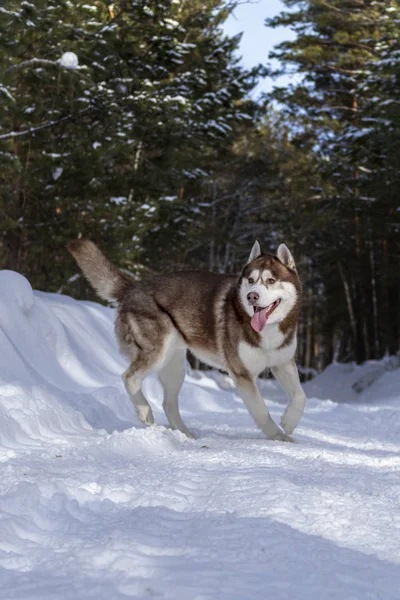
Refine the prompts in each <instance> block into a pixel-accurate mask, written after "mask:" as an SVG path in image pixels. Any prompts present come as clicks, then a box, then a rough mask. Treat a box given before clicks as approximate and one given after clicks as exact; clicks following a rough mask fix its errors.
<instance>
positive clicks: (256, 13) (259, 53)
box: [224, 0, 294, 95]
mask: <svg viewBox="0 0 400 600" xmlns="http://www.w3.org/2000/svg"><path fill="white" fill-rule="evenodd" d="M285 9H286V7H285V6H284V4H283V3H282V2H280V0H250V2H246V3H244V4H241V5H240V6H238V7H237V9H236V10H235V12H234V13H233V14H232V15H231V16H230V17H229V19H228V20H227V22H226V23H225V26H224V29H225V32H226V33H227V35H235V34H237V33H241V32H243V36H242V41H241V45H240V50H241V55H242V63H243V65H244V66H245V67H253V66H254V65H257V64H259V63H263V64H265V63H267V62H271V61H269V60H268V53H269V52H270V51H271V50H272V49H273V47H274V46H275V44H278V43H279V42H282V41H284V40H291V39H293V38H294V34H293V33H292V32H291V31H290V29H288V28H286V27H280V28H278V29H269V28H267V27H265V25H264V21H265V19H266V18H267V17H274V16H276V15H278V14H279V13H280V12H281V11H282V10H285ZM272 64H274V63H272ZM275 64H276V63H275ZM289 81H290V78H289V77H281V78H279V80H272V79H270V78H266V79H265V80H263V81H262V82H261V83H260V84H259V85H258V86H257V88H256V91H255V95H258V94H259V93H260V92H265V91H270V90H271V88H272V87H273V85H277V84H278V83H279V85H285V83H288V82H289Z"/></svg>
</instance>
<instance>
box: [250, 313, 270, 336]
mask: <svg viewBox="0 0 400 600" xmlns="http://www.w3.org/2000/svg"><path fill="white" fill-rule="evenodd" d="M268 314H269V313H268V308H263V309H262V310H259V311H258V312H256V313H254V315H253V316H252V317H251V321H250V323H251V326H252V328H253V329H255V331H258V333H260V331H262V330H263V329H264V327H265V324H266V322H267V319H268Z"/></svg>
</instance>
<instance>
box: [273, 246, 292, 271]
mask: <svg viewBox="0 0 400 600" xmlns="http://www.w3.org/2000/svg"><path fill="white" fill-rule="evenodd" d="M276 255H277V257H278V258H279V260H280V261H281V262H282V263H283V264H284V265H286V266H287V267H289V269H294V270H296V263H295V262H294V259H293V256H292V255H291V253H290V250H289V248H288V247H287V246H286V244H279V248H278V250H277V252H276Z"/></svg>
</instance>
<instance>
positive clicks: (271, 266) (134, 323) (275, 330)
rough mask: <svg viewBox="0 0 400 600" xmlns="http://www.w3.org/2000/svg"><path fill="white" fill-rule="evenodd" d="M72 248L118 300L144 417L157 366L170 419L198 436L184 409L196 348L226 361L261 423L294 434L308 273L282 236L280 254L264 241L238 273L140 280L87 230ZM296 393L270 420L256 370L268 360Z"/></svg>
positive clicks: (284, 436) (270, 430)
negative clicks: (146, 386) (302, 272)
mask: <svg viewBox="0 0 400 600" xmlns="http://www.w3.org/2000/svg"><path fill="white" fill-rule="evenodd" d="M68 250H69V251H70V252H71V254H72V255H73V256H74V258H75V259H76V261H77V263H78V265H79V266H80V267H81V269H82V271H83V273H84V274H85V276H86V277H87V279H88V280H89V282H90V283H91V284H92V286H93V287H94V289H95V290H96V291H97V293H98V294H99V296H100V297H101V298H103V299H105V300H111V301H116V302H117V303H118V311H117V317H116V323H115V331H116V334H117V338H118V342H119V345H120V349H121V352H122V353H123V354H124V355H125V356H126V357H127V358H128V360H129V361H130V366H129V367H128V369H127V370H126V371H125V373H123V375H122V379H123V381H124V384H125V388H126V391H127V392H128V394H129V397H130V399H131V400H132V402H133V405H134V407H135V409H136V413H137V415H138V417H139V419H140V420H141V421H142V423H145V424H147V425H150V424H152V423H154V418H153V413H152V410H151V407H150V405H149V403H148V401H147V400H146V398H145V396H144V394H143V392H142V389H141V384H142V381H143V379H144V377H146V376H147V375H149V374H150V373H157V374H158V377H159V379H160V382H161V384H162V387H163V390H164V401H163V407H164V410H165V414H166V416H167V418H168V421H169V424H170V425H171V427H172V429H178V430H180V431H182V432H183V433H185V434H186V435H188V436H190V437H193V436H192V434H191V432H190V431H189V430H188V429H187V427H186V425H185V424H184V423H183V421H182V418H181V416H180V413H179V406H178V394H179V390H180V388H181V386H182V383H183V380H184V376H185V354H186V349H187V348H189V349H190V350H191V351H192V352H193V354H195V355H196V356H197V357H198V358H200V359H201V360H202V361H204V362H206V363H207V364H209V365H210V366H213V367H217V368H219V369H223V370H225V371H227V372H228V373H229V374H230V375H231V377H232V379H233V380H234V382H235V384H236V387H237V390H238V392H239V394H240V396H241V398H242V399H243V402H244V403H245V405H246V406H247V409H248V411H249V413H250V414H251V416H252V417H253V419H254V421H255V422H256V424H257V425H258V427H259V428H260V429H261V430H262V431H263V432H264V433H265V435H266V436H267V437H268V438H269V439H271V440H285V441H286V440H291V438H290V437H289V435H288V434H290V433H292V432H293V431H294V429H295V427H296V426H297V424H298V422H299V421H300V418H301V416H302V414H303V410H304V405H305V399H306V398H305V394H304V392H303V390H302V388H301V385H300V381H299V376H298V372H297V367H296V364H295V361H294V355H295V352H296V342H297V340H296V332H297V325H298V318H299V311H300V301H301V293H302V288H301V283H300V279H299V276H298V274H297V271H296V266H295V263H294V260H293V258H292V255H291V253H290V252H289V250H288V248H287V246H286V245H285V244H281V245H280V246H279V248H278V250H277V254H276V256H273V255H271V254H263V253H262V251H261V247H260V244H259V242H258V241H256V242H255V243H254V245H253V248H252V250H251V253H250V256H249V259H248V263H247V264H246V266H245V267H244V269H243V271H242V273H241V274H240V276H232V275H220V274H216V273H209V272H202V271H182V272H175V273H168V274H165V273H162V274H160V275H155V276H152V277H148V278H145V279H143V280H142V281H133V280H132V279H130V278H129V277H128V276H127V275H126V274H125V273H123V272H121V271H119V270H118V269H117V268H116V267H115V266H114V265H112V264H111V263H110V262H109V260H108V259H107V258H106V257H105V256H104V254H103V253H102V252H101V251H100V250H99V249H98V248H97V246H95V245H94V244H93V243H92V242H91V241H89V240H84V239H81V240H74V241H72V242H71V243H70V244H69V245H68ZM268 367H269V368H271V370H272V372H273V374H274V375H275V377H276V379H277V380H278V381H279V382H280V384H281V385H282V387H283V389H284V390H285V391H286V392H287V394H288V395H289V397H290V403H289V405H288V407H287V408H286V411H285V413H284V414H283V416H282V419H281V425H282V428H283V430H282V429H280V427H278V425H277V424H276V423H275V422H274V421H273V420H272V418H271V416H270V414H269V412H268V409H267V407H266V405H265V403H264V400H263V398H262V397H261V395H260V393H259V391H258V388H257V384H256V379H257V376H258V375H259V374H260V373H261V372H262V371H264V369H266V368H268Z"/></svg>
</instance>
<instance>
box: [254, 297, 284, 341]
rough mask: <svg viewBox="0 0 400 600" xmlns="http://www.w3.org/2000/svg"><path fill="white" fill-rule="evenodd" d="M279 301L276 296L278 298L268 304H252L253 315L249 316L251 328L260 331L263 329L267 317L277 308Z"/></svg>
mask: <svg viewBox="0 0 400 600" xmlns="http://www.w3.org/2000/svg"><path fill="white" fill-rule="evenodd" d="M280 303H281V299H280V298H278V300H275V302H272V304H269V305H268V306H265V307H263V306H254V315H253V316H252V317H251V321H250V323H251V326H252V328H253V329H254V330H255V331H258V333H260V331H262V330H263V329H264V327H265V325H266V323H267V321H268V318H269V317H270V315H271V314H272V313H273V312H274V310H275V309H276V308H278V306H279V305H280Z"/></svg>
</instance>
